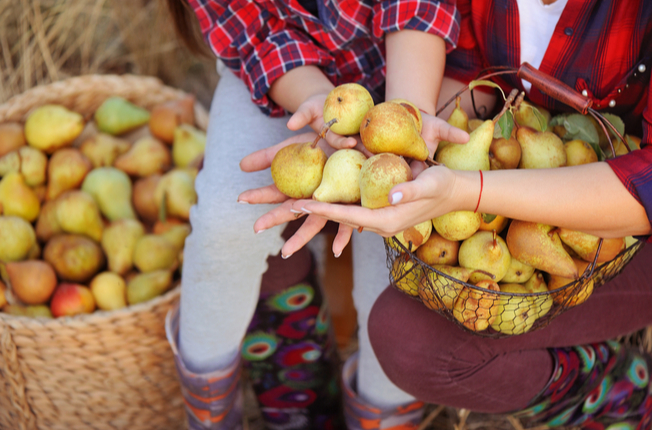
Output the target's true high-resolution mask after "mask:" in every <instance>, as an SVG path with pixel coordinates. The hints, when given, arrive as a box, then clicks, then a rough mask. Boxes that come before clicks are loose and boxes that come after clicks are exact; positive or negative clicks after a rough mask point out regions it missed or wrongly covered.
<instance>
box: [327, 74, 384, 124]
mask: <svg viewBox="0 0 652 430" xmlns="http://www.w3.org/2000/svg"><path fill="white" fill-rule="evenodd" d="M373 105H374V100H373V98H371V94H369V91H367V89H366V88H365V87H363V86H362V85H360V84H356V83H353V82H351V83H347V84H342V85H338V86H336V87H335V88H333V89H332V90H331V91H330V92H329V93H328V95H327V96H326V100H325V101H324V109H323V118H324V122H325V123H328V122H330V121H331V120H333V119H335V120H337V122H335V123H334V124H333V125H331V127H330V129H331V130H332V131H333V132H334V133H337V134H340V135H342V136H351V135H354V134H358V133H359V132H360V124H361V123H362V118H363V117H364V116H365V114H366V113H367V111H368V110H369V109H371V108H372V107H373Z"/></svg>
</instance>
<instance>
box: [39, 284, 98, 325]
mask: <svg viewBox="0 0 652 430" xmlns="http://www.w3.org/2000/svg"><path fill="white" fill-rule="evenodd" d="M50 310H51V311H52V315H53V316H55V317H57V318H59V317H64V316H74V315H81V314H90V313H92V312H93V311H94V310H95V298H94V297H93V294H92V293H91V290H90V289H88V287H86V286H85V285H81V284H76V283H69V282H62V283H60V284H59V285H58V286H57V289H56V290H54V294H53V295H52V300H51V301H50Z"/></svg>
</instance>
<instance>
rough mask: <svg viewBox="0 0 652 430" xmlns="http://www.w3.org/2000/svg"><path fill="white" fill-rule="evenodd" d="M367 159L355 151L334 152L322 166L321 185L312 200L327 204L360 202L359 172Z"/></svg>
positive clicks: (342, 150)
mask: <svg viewBox="0 0 652 430" xmlns="http://www.w3.org/2000/svg"><path fill="white" fill-rule="evenodd" d="M365 161H367V157H366V156H365V155H364V154H363V153H362V152H360V151H357V150H355V149H339V150H337V151H335V152H334V153H333V154H332V155H331V156H330V157H328V159H327V160H326V164H325V165H324V171H323V173H322V179H321V183H320V184H319V186H318V187H317V189H316V190H315V192H314V193H313V194H312V198H313V199H315V200H317V201H320V202H327V203H358V202H359V201H360V170H361V169H362V165H363V164H364V162H365Z"/></svg>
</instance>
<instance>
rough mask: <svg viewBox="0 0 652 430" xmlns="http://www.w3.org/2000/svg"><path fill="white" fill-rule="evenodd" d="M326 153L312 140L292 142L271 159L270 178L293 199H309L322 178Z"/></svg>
mask: <svg viewBox="0 0 652 430" xmlns="http://www.w3.org/2000/svg"><path fill="white" fill-rule="evenodd" d="M326 159H327V157H326V153H325V152H324V151H323V150H322V149H321V148H320V147H319V146H317V140H316V141H314V142H304V143H293V144H291V145H288V146H286V147H284V148H283V149H281V150H280V151H278V152H277V153H276V155H275V156H274V158H273V159H272V166H271V171H272V180H273V181H274V184H275V185H276V188H278V189H279V191H280V192H282V193H283V194H285V195H286V196H288V197H291V198H293V199H309V198H310V197H312V194H313V193H314V192H315V190H316V189H317V187H319V184H320V183H321V180H322V175H323V172H324V165H325V164H326Z"/></svg>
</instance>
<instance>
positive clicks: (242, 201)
mask: <svg viewBox="0 0 652 430" xmlns="http://www.w3.org/2000/svg"><path fill="white" fill-rule="evenodd" d="M238 203H240V204H241V205H248V204H249V202H245V201H244V200H238Z"/></svg>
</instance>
